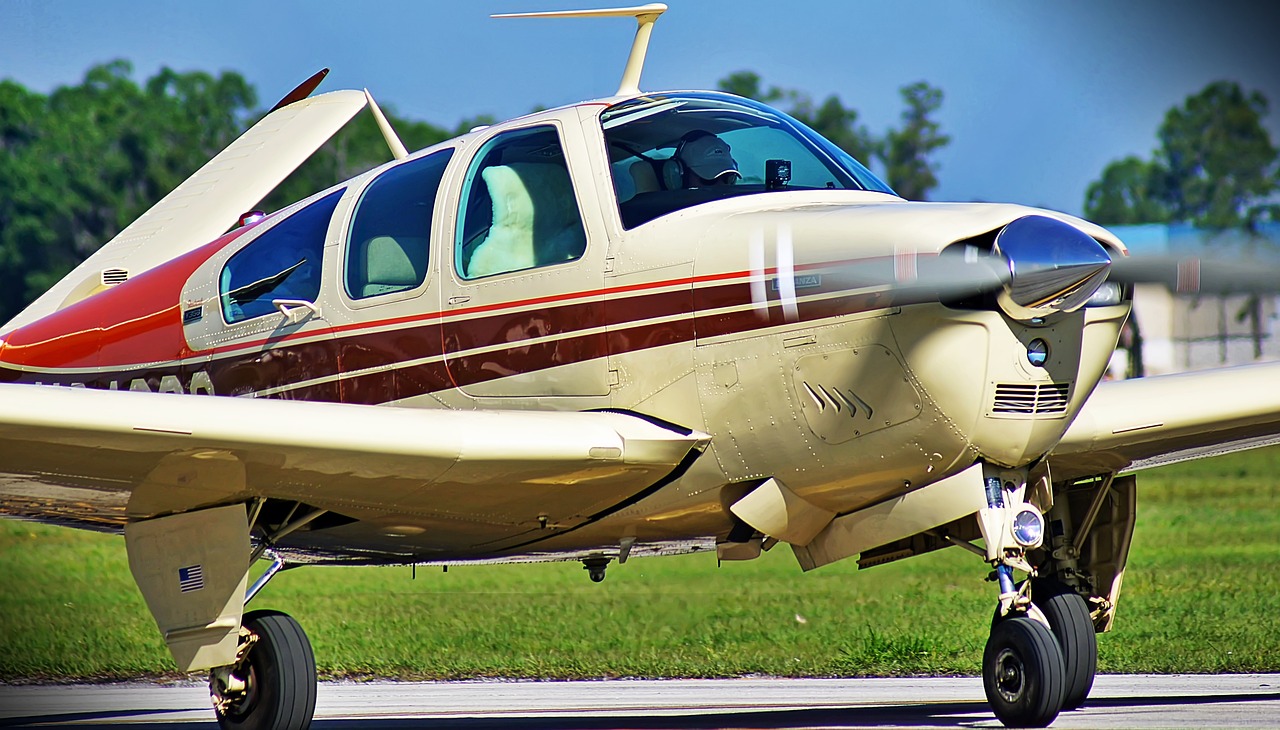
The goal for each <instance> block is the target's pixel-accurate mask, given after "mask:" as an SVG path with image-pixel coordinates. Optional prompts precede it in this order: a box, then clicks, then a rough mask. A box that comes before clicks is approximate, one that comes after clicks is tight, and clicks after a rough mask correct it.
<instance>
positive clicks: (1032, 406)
mask: <svg viewBox="0 0 1280 730" xmlns="http://www.w3.org/2000/svg"><path fill="white" fill-rule="evenodd" d="M1070 391H1071V385H1070V384H1069V383H1044V384H1040V385H1027V384H1022V383H997V384H996V399H995V402H994V403H993V404H992V406H991V412H992V413H1004V414H1010V415H1021V416H1035V415H1040V414H1043V413H1065V412H1066V410H1067V396H1068V394H1069V393H1070Z"/></svg>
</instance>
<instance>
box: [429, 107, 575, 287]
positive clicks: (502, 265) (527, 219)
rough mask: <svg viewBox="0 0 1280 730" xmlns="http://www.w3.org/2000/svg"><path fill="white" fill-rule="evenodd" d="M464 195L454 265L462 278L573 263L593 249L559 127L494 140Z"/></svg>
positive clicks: (470, 176) (480, 155) (470, 175)
mask: <svg viewBox="0 0 1280 730" xmlns="http://www.w3.org/2000/svg"><path fill="white" fill-rule="evenodd" d="M462 195H463V197H462V200H463V204H462V210H461V211H459V215H458V218H459V226H458V238H457V241H456V246H455V249H454V251H455V254H454V259H455V260H454V265H455V267H456V269H457V272H458V275H459V276H461V277H462V278H463V279H478V278H480V277H483V276H492V275H494V274H504V273H507V272H511V271H521V270H524V269H532V268H536V267H539V266H550V265H552V264H558V263H563V262H565V261H572V260H574V259H577V258H580V257H581V256H582V254H583V252H584V251H586V249H587V235H586V231H585V230H584V229H583V227H582V214H581V213H580V212H579V210H578V201H577V198H575V197H574V194H573V185H572V184H571V182H570V179H569V168H568V166H567V165H566V164H565V159H564V148H563V147H562V146H561V144H560V135H559V134H558V133H557V132H556V129H555V127H534V128H531V129H522V130H519V131H514V132H507V133H504V134H501V135H498V136H497V137H494V138H493V139H492V140H490V141H489V142H488V143H487V144H486V145H485V146H484V147H483V148H481V150H480V152H479V153H478V154H477V155H476V161H475V162H474V163H473V164H472V166H471V169H470V170H469V171H468V173H467V178H466V183H465V184H464V188H463V193H462Z"/></svg>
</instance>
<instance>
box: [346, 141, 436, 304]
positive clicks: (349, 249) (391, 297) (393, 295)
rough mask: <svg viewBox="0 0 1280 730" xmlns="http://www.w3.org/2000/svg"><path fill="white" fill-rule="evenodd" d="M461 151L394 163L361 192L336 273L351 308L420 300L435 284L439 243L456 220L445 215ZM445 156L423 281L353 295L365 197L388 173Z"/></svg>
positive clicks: (428, 235) (350, 216)
mask: <svg viewBox="0 0 1280 730" xmlns="http://www.w3.org/2000/svg"><path fill="white" fill-rule="evenodd" d="M458 149H459V148H458V146H457V145H449V146H447V147H442V148H436V147H433V148H431V149H430V150H429V151H425V152H424V154H422V155H420V156H417V155H415V156H413V157H412V158H410V159H407V160H404V161H400V162H398V163H397V164H393V165H391V166H389V167H387V168H386V169H383V170H381V171H377V172H376V173H375V174H374V175H373V176H372V178H371V179H370V180H369V181H368V182H367V183H366V184H365V185H364V186H363V187H362V188H361V189H360V191H359V193H358V194H357V195H356V196H355V201H354V202H353V203H352V205H351V210H350V212H349V214H348V215H347V216H346V223H345V230H344V232H343V236H342V237H341V239H340V241H339V247H340V248H341V249H342V255H341V261H340V262H339V265H338V267H337V272H336V275H337V277H338V278H339V279H340V280H341V281H340V283H339V285H338V287H337V289H338V291H339V292H340V293H341V297H342V300H343V302H344V303H345V304H346V305H347V306H348V307H350V308H351V309H361V308H364V307H370V306H378V305H382V304H387V303H391V302H399V301H404V300H406V299H415V298H417V297H420V296H422V294H423V293H424V292H426V290H427V288H428V286H429V285H430V283H431V271H432V267H433V265H434V264H435V263H436V256H435V255H434V254H436V253H437V251H436V248H437V246H438V245H439V240H440V239H441V237H442V236H443V232H444V231H445V230H447V229H450V228H451V227H452V225H453V222H452V221H448V220H445V218H444V217H442V216H446V213H445V212H444V211H445V210H447V206H448V205H449V202H448V201H449V200H450V198H451V197H452V193H451V192H450V188H451V186H452V185H453V183H452V182H451V176H452V170H453V169H454V167H455V165H456V164H457V160H458V157H459V155H458V154H457V153H458ZM442 154H444V155H447V158H446V159H445V161H444V165H443V167H442V168H441V170H440V179H439V181H438V182H437V183H436V189H435V193H434V196H433V199H432V202H431V217H430V223H431V227H430V230H428V231H427V233H426V240H427V250H426V257H427V258H426V261H425V262H424V272H423V276H422V280H421V281H419V282H418V283H417V284H416V285H415V286H412V287H410V288H407V289H400V290H395V291H388V292H383V293H380V294H372V295H368V296H363V297H356V296H353V295H352V293H351V292H350V291H349V289H348V287H349V285H350V278H349V277H350V267H351V265H352V263H353V250H354V247H353V245H352V238H351V237H352V234H353V233H355V226H356V222H357V218H358V216H359V215H360V208H361V205H362V204H363V203H364V201H365V196H366V195H367V194H368V193H369V190H370V189H371V188H373V187H374V186H375V185H377V184H378V181H379V180H382V179H383V178H384V177H385V176H386V175H387V174H388V173H391V172H392V171H394V170H400V169H402V168H404V167H405V166H408V165H413V164H415V163H423V162H425V161H426V160H429V159H432V158H435V157H437V156H439V155H442ZM437 231H440V232H441V233H440V234H437Z"/></svg>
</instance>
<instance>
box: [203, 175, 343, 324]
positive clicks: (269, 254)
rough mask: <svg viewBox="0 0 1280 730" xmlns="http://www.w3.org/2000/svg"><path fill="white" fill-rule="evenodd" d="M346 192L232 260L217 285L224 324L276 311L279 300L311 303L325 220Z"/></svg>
mask: <svg viewBox="0 0 1280 730" xmlns="http://www.w3.org/2000/svg"><path fill="white" fill-rule="evenodd" d="M344 192H345V190H335V191H334V192H332V193H330V194H328V195H326V196H325V197H323V198H321V199H320V200H317V201H316V202H314V203H312V204H310V205H308V206H307V207H305V208H303V209H302V210H299V211H298V212H296V213H294V214H293V215H291V216H289V217H288V218H286V219H284V220H282V221H280V222H279V223H277V224H276V225H275V226H273V227H272V228H271V229H270V230H268V231H266V232H264V233H263V234H262V235H260V236H258V237H257V238H256V239H254V241H253V242H252V243H250V244H249V245H248V246H245V247H244V249H242V250H241V251H239V252H238V253H236V254H235V255H234V256H232V257H231V258H230V259H229V260H228V261H227V264H226V266H224V267H222V274H221V276H220V277H219V279H218V282H219V287H218V293H219V295H220V296H221V300H222V316H223V319H224V320H226V322H227V324H232V323H235V322H241V321H244V320H246V319H253V318H254V317H261V316H263V315H266V314H271V313H272V312H275V311H277V310H276V306H275V304H273V303H272V302H273V301H275V300H278V299H292V300H302V301H307V302H314V301H315V300H316V297H318V296H319V295H320V261H321V257H322V255H323V252H324V238H325V234H326V233H327V232H328V230H329V219H330V218H332V217H333V210H334V208H336V207H337V205H338V199H339V198H341V197H342V194H343V193H344Z"/></svg>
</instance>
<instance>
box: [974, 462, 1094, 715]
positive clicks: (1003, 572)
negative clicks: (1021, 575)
mask: <svg viewBox="0 0 1280 730" xmlns="http://www.w3.org/2000/svg"><path fill="white" fill-rule="evenodd" d="M1025 494H1026V486H1025V482H1024V479H1022V478H1015V479H1007V478H1001V476H1000V475H994V474H988V477H987V505H988V507H987V509H985V510H982V511H981V512H980V513H979V523H980V525H981V527H982V534H983V538H984V540H985V541H986V544H987V555H986V557H987V559H988V560H989V561H990V562H991V564H992V565H993V566H994V567H995V578H996V580H997V581H998V583H999V585H1000V602H999V606H998V608H997V609H996V615H995V620H994V621H992V624H991V636H990V638H989V639H988V640H987V646H986V650H985V651H984V652H983V654H982V686H983V689H984V690H985V691H986V695H987V701H988V702H989V703H990V704H991V709H992V711H993V712H995V715H996V717H997V718H998V719H999V720H1000V722H1002V723H1004V724H1005V725H1007V726H1010V727H1046V726H1048V725H1049V723H1051V722H1053V720H1054V718H1056V717H1057V716H1058V712H1059V711H1061V710H1062V708H1063V705H1064V702H1065V700H1066V698H1067V694H1068V685H1069V683H1070V682H1071V681H1072V680H1074V679H1077V678H1078V677H1079V676H1080V675H1081V674H1082V673H1081V672H1079V671H1075V670H1076V669H1078V668H1077V667H1075V666H1072V667H1071V669H1068V665H1067V662H1066V661H1064V657H1065V654H1066V652H1064V650H1063V645H1062V643H1060V641H1061V639H1060V637H1055V635H1054V628H1055V627H1054V626H1053V624H1052V622H1051V621H1050V620H1049V618H1048V615H1047V612H1046V610H1045V607H1046V606H1049V607H1050V611H1053V612H1055V614H1056V615H1055V617H1056V618H1057V619H1058V620H1059V623H1062V615H1063V613H1064V612H1065V613H1069V614H1070V616H1071V618H1070V619H1069V621H1068V622H1069V623H1071V625H1072V626H1073V627H1074V619H1075V618H1076V615H1075V614H1074V613H1073V612H1072V611H1073V609H1074V608H1075V604H1074V602H1073V601H1071V599H1070V598H1069V597H1068V596H1067V595H1066V594H1067V592H1069V591H1067V592H1063V593H1062V594H1060V595H1059V596H1056V597H1054V599H1053V600H1049V601H1045V600H1044V599H1042V600H1041V601H1040V602H1039V603H1037V602H1035V601H1033V597H1032V595H1031V588H1032V587H1033V584H1032V582H1031V581H1024V582H1023V583H1022V584H1021V585H1018V584H1016V583H1015V582H1014V579H1013V571H1014V568H1017V569H1019V570H1021V571H1023V572H1026V573H1031V574H1033V575H1034V573H1035V569H1034V568H1033V567H1032V566H1031V565H1030V564H1029V563H1028V562H1027V551H1028V550H1032V549H1035V548H1038V547H1040V545H1041V544H1042V541H1043V539H1044V527H1045V521H1044V516H1043V515H1042V514H1041V513H1040V511H1039V510H1038V509H1037V508H1036V507H1035V506H1034V505H1032V504H1030V503H1028V502H1026V501H1024V496H1025ZM1071 595H1072V596H1074V597H1075V598H1079V596H1078V595H1076V594H1074V593H1071ZM1046 598H1049V597H1048V596H1046ZM1081 600H1082V602H1083V599H1081ZM1086 618H1087V612H1086ZM1072 636H1073V637H1074V636H1075V634H1074V633H1072ZM1073 640H1074V639H1073ZM1095 651H1096V648H1095ZM1083 653H1084V652H1083V651H1081V650H1080V649H1075V650H1074V652H1073V656H1072V659H1073V660H1075V661H1078V660H1079V659H1080V657H1081V656H1082V654H1083ZM1094 663H1095V664H1096V653H1095V655H1094ZM1088 683H1089V685H1092V683H1093V677H1092V672H1090V673H1089V681H1088ZM1076 684H1079V682H1076ZM1071 689H1072V691H1073V692H1074V693H1078V692H1079V691H1080V688H1079V687H1078V686H1074V685H1073V686H1072V688H1071ZM1084 693H1085V694H1087V693H1088V688H1087V687H1085V688H1084ZM1080 701H1083V697H1081V698H1080Z"/></svg>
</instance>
